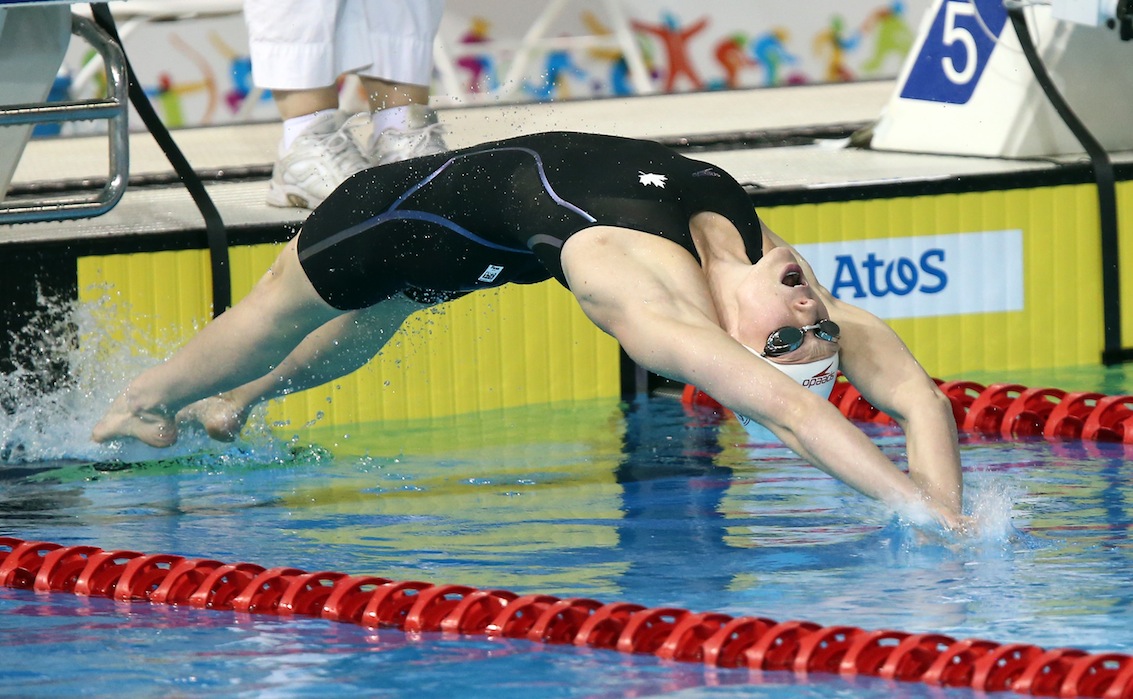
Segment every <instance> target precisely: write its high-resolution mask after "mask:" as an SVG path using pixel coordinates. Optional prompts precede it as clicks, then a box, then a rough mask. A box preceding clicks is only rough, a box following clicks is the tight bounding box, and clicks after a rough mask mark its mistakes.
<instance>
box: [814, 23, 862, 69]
mask: <svg viewBox="0 0 1133 699" xmlns="http://www.w3.org/2000/svg"><path fill="white" fill-rule="evenodd" d="M845 32H846V27H845V23H844V22H843V21H842V17H841V16H840V15H834V16H833V17H831V18H830V27H829V28H828V29H826V30H825V31H822V32H819V34H818V36H816V37H815V38H814V55H816V56H818V57H819V58H822V57H823V56H826V59H827V60H826V75H825V78H826V81H827V82H846V81H849V80H853V79H854V74H853V73H852V72H851V71H850V69H849V67H847V66H846V52H847V51H853V50H854V48H855V47H857V45H858V41H859V40H860V39H861V36H860V35H858V36H851V37H847V36H846V35H845Z"/></svg>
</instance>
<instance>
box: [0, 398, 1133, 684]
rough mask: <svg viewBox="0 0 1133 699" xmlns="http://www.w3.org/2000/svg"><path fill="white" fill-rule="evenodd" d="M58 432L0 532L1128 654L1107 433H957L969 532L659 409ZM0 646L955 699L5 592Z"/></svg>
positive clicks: (92, 656) (1123, 536)
mask: <svg viewBox="0 0 1133 699" xmlns="http://www.w3.org/2000/svg"><path fill="white" fill-rule="evenodd" d="M0 428H5V425H4V424H2V423H0ZM7 429H9V432H12V431H18V430H14V428H11V426H10V425H9V426H7ZM869 429H870V430H871V435H872V436H873V438H874V439H875V441H876V442H877V443H878V444H880V445H881V446H882V448H883V449H884V450H885V451H886V452H887V453H888V454H890V455H891V456H892V457H893V458H894V459H897V460H898V461H899V460H900V459H901V458H902V449H903V440H902V438H901V436H900V435H899V434H898V433H894V432H891V431H887V430H885V429H883V428H878V427H870V428H869ZM0 431H2V430H0ZM9 439H10V437H9ZM68 439H69V438H66V437H65V438H62V439H55V440H50V439H47V440H44V445H43V446H39V447H36V448H37V449H39V450H40V452H36V450H35V449H29V450H25V451H23V452H21V453H20V459H19V460H21V461H22V462H23V463H8V464H6V465H0V536H15V537H19V538H21V539H25V540H33V539H40V540H46V541H53V542H58V543H61V544H64V545H74V544H92V545H96V546H100V547H102V548H104V549H117V548H122V549H129V550H136V551H143V552H147V553H175V554H180V555H184V556H190V557H209V558H215V559H219V560H222V561H226V562H237V561H249V562H254V563H258V564H260V565H264V566H269V567H270V566H282V565H287V566H294V567H298V568H302V569H305V570H309V571H316V570H334V571H340V572H345V573H350V574H375V575H381V576H384V577H388V578H393V579H399V580H426V581H429V582H433V583H456V584H462V585H470V586H474V587H479V588H484V589H501V588H502V589H506V590H510V591H512V592H515V593H518V594H525V593H545V594H553V595H556V596H559V597H572V596H582V597H591V598H594V599H597V600H600V601H603V602H615V601H629V602H635V603H638V604H642V605H646V606H650V607H654V606H671V607H679V608H684V609H690V610H692V611H719V612H725V613H728V614H732V615H734V616H766V617H770V618H772V619H776V620H779V621H785V620H790V619H805V620H809V621H814V622H817V623H819V624H822V625H836V624H847V625H854V626H859V627H863V628H867V629H882V628H891V629H898V630H902V631H909V632H940V633H945V634H948V635H950V636H953V637H955V638H968V637H980V638H985V639H990V640H994V641H998V642H1004V643H1005V642H1023V643H1033V644H1037V645H1040V646H1043V647H1045V648H1055V647H1063V646H1071V647H1076V648H1081V649H1083V650H1087V651H1091V652H1102V651H1119V652H1127V653H1129V652H1133V612H1131V611H1130V604H1129V602H1130V600H1129V598H1130V596H1131V595H1133V592H1130V590H1131V589H1133V588H1130V586H1129V584H1128V580H1129V577H1128V571H1129V570H1130V569H1133V565H1131V564H1133V560H1131V551H1133V547H1131V545H1130V536H1129V529H1130V522H1133V515H1131V514H1130V513H1131V509H1130V508H1131V505H1133V478H1130V472H1129V468H1128V466H1127V465H1126V461H1127V459H1128V456H1129V454H1128V453H1127V451H1126V448H1125V447H1122V446H1121V445H1097V444H1088V445H1087V444H1051V443H1048V442H1043V441H1035V442H1025V443H1004V442H997V441H984V440H979V441H970V442H966V443H965V444H964V445H963V459H964V463H965V467H966V473H967V484H968V491H967V501H968V502H967V506H968V509H969V511H971V512H972V513H974V514H975V515H976V516H977V518H978V519H979V520H980V522H981V534H980V535H979V536H978V537H976V538H974V539H972V540H968V541H962V542H957V541H950V540H947V539H944V538H941V537H939V536H937V535H935V534H934V533H933V532H926V531H921V530H918V529H916V528H913V527H911V526H909V525H906V524H903V523H901V522H899V521H896V520H894V518H893V517H892V516H891V515H890V514H889V513H888V512H886V511H885V510H884V509H882V508H881V507H880V506H878V505H876V504H874V503H872V502H869V501H867V500H865V499H863V498H862V497H860V496H858V495H856V494H854V493H853V492H851V491H849V490H848V489H847V488H845V487H844V486H842V485H840V484H839V483H837V482H835V481H832V480H831V479H829V478H828V477H826V476H824V475H823V474H821V473H819V472H817V471H815V470H814V469H812V468H810V467H808V466H806V465H805V464H804V463H802V462H800V461H799V460H798V459H797V458H795V457H794V456H793V455H791V454H790V453H789V452H787V451H786V450H784V449H782V448H780V447H776V446H774V445H749V444H746V443H745V442H746V435H745V434H744V432H743V431H742V429H741V428H740V427H739V425H738V424H736V423H735V422H733V421H725V422H723V423H718V422H717V421H714V420H713V419H711V417H710V416H709V415H707V414H703V413H699V414H690V413H689V412H687V411H686V410H685V409H684V408H683V407H682V406H681V405H680V404H679V403H678V402H677V401H676V400H674V399H671V398H665V397H656V398H652V399H649V400H643V401H640V402H638V403H636V404H634V405H629V406H627V405H619V404H617V403H615V402H612V401H597V402H589V403H581V404H567V405H557V406H544V407H532V408H524V409H516V410H509V411H500V412H492V413H484V414H480V415H470V416H461V417H456V418H447V419H437V420H431V421H420V422H412V423H402V424H388V423H387V424H381V425H363V426H358V427H356V428H353V429H348V430H343V429H338V430H329V429H320V428H318V427H315V428H313V429H309V430H303V431H301V432H298V433H297V434H296V435H294V438H293V436H292V435H291V434H290V433H287V432H277V433H276V434H275V436H267V435H266V434H259V435H255V436H253V437H252V438H251V441H250V442H244V443H239V444H236V445H233V446H231V447H229V448H226V449H223V450H215V449H214V450H213V451H211V452H210V451H201V450H202V449H203V448H204V447H203V442H199V441H194V440H192V439H190V440H188V441H189V446H187V447H186V448H185V449H184V452H185V453H184V454H182V456H181V457H180V458H178V459H175V460H173V461H172V462H166V463H162V464H157V465H148V466H147V465H139V466H134V467H130V468H122V469H106V468H102V469H100V468H95V467H91V466H82V465H75V464H73V463H69V462H66V461H58V460H55V461H51V459H57V457H58V453H57V451H55V450H54V447H51V448H49V446H48V445H49V444H56V443H59V442H62V443H64V445H65V444H66V443H67V442H68ZM309 444H317V445H319V447H320V448H319V449H312V448H308V447H307V446H306V445H309ZM74 449H79V447H78V442H75V443H74V445H73V450H74ZM80 450H81V449H80ZM64 451H66V450H65V449H64ZM144 452H145V450H137V449H135V450H133V451H131V452H130V454H129V456H130V457H131V458H144V457H146V456H150V457H152V456H154V455H155V454H156V452H150V453H149V454H146V453H144ZM189 452H196V455H195V456H188V455H187V454H188V453H189ZM85 456H86V457H87V458H90V457H91V455H89V454H88V455H85ZM48 457H50V458H48ZM14 460H16V459H15V458H14V457H13V455H12V454H9V461H14ZM0 635H2V636H3V638H4V639H5V643H6V648H5V650H4V661H5V662H4V663H2V664H0V694H4V695H17V696H58V695H63V694H84V693H85V694H89V695H106V694H115V695H121V696H169V695H179V696H193V695H205V694H218V693H219V694H222V695H226V696H242V695H246V696H342V695H368V696H408V695H412V696H415V697H416V696H421V697H453V696H469V697H476V696H485V695H492V696H494V697H622V696H656V695H665V696H675V697H686V696H688V697H692V696H712V697H716V696H745V697H746V696H760V697H763V696H766V697H837V696H845V697H893V696H898V697H904V696H907V697H928V696H932V697H941V696H945V697H951V696H955V697H968V696H974V694H973V693H972V692H970V691H965V690H956V689H947V690H940V689H939V688H931V687H927V686H923V685H916V684H893V683H889V682H885V681H882V680H878V679H874V678H859V679H855V680H849V679H846V678H842V677H837V676H819V675H812V676H810V677H806V678H801V677H797V676H795V675H793V674H787V673H754V672H749V671H748V670H724V669H720V670H717V669H711V668H705V667H704V666H702V665H699V664H682V663H671V662H664V661H661V660H658V659H656V658H653V657H651V656H636V655H625V654H619V653H614V652H608V651H598V650H592V649H585V648H583V649H580V648H574V647H559V646H543V645H537V644H531V643H527V642H525V641H515V640H508V639H487V638H483V637H475V638H458V637H451V636H443V635H440V634H416V635H415V634H405V633H401V632H397V631H389V630H380V631H377V632H373V631H369V630H367V629H365V628H362V627H358V626H353V625H348V624H336V623H332V622H327V621H321V620H316V619H295V618H291V619H289V618H281V617H275V616H248V615H239V614H235V613H231V612H214V611H204V610H196V609H186V608H180V607H168V606H156V605H149V604H139V603H134V604H125V603H116V602H113V601H111V600H107V599H101V598H84V597H77V596H74V595H70V594H60V593H56V594H49V595H37V594H35V593H32V592H28V591H21V590H11V589H0Z"/></svg>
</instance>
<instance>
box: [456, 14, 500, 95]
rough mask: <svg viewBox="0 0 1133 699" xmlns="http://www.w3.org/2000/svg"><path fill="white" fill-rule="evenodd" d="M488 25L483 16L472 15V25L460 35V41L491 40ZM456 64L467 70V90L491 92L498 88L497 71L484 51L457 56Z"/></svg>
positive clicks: (480, 42)
mask: <svg viewBox="0 0 1133 699" xmlns="http://www.w3.org/2000/svg"><path fill="white" fill-rule="evenodd" d="M490 27H491V24H489V23H488V20H486V19H484V18H483V17H473V18H472V26H470V27H469V28H468V31H467V32H465V33H464V35H463V36H461V37H460V43H462V44H483V43H485V42H487V41H491V37H490V36H489V33H488V30H489V28H490ZM456 65H457V67H459V68H461V69H463V70H466V71H468V83H467V87H466V88H465V89H467V90H468V92H492V91H494V90H496V89H498V88H499V86H500V78H499V72H498V71H497V69H496V61H495V59H494V58H492V56H490V55H488V54H486V53H483V54H468V55H464V56H461V57H460V58H458V59H457V61H456Z"/></svg>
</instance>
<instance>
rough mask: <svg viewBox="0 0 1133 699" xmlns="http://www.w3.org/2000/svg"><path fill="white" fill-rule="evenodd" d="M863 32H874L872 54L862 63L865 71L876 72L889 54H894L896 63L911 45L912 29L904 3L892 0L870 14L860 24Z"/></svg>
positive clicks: (903, 56) (901, 59)
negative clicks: (892, 0)
mask: <svg viewBox="0 0 1133 699" xmlns="http://www.w3.org/2000/svg"><path fill="white" fill-rule="evenodd" d="M862 33H863V34H876V37H877V40H876V41H875V42H874V44H873V55H872V56H870V57H869V60H867V61H866V62H865V63H863V64H862V70H864V71H865V72H866V73H877V72H879V71H880V70H881V69H882V68H883V67H884V66H885V61H886V59H887V58H888V57H889V56H895V57H896V59H897V63H898V65H899V64H900V62H901V61H903V60H905V55H906V54H908V53H909V49H911V48H912V46H913V39H914V36H913V30H912V29H911V28H910V27H909V23H908V22H907V21H906V18H905V3H904V2H902V0H894V2H893V3H892V4H891V5H889V7H883V8H881V9H879V10H876V11H875V12H874V13H873V14H871V15H870V16H869V17H868V18H866V21H865V23H864V24H862Z"/></svg>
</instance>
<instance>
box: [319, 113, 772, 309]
mask: <svg viewBox="0 0 1133 699" xmlns="http://www.w3.org/2000/svg"><path fill="white" fill-rule="evenodd" d="M701 211H712V212H716V213H719V214H721V215H723V216H725V217H726V218H728V219H729V220H730V221H731V222H732V223H733V224H734V225H735V226H736V228H738V229H739V232H740V236H741V237H742V238H743V241H744V245H745V247H746V249H747V254H748V258H749V259H750V260H751V261H752V262H753V263H754V262H756V261H757V260H758V259H759V258H760V257H761V255H762V244H763V237H762V234H761V231H760V227H759V220H758V218H757V217H756V215H755V209H754V207H753V206H752V204H751V201H750V200H749V199H748V196H747V194H746V193H745V192H744V190H743V188H742V187H741V186H740V185H739V184H738V183H737V182H736V181H735V180H734V179H733V178H732V177H731V176H730V175H728V174H727V173H725V172H724V171H722V170H720V169H718V168H716V167H714V166H712V165H709V164H708V163H704V162H701V161H698V160H691V159H689V158H685V157H684V156H682V155H679V154H678V153H676V152H674V151H673V150H671V149H669V148H666V147H665V146H662V145H660V144H657V143H654V142H651V141H640V140H634V139H627V138H619V137H615V136H600V135H594V134H582V133H557V132H556V133H544V134H536V135H532V136H520V137H517V138H511V139H506V140H503V141H496V142H494V143H486V144H483V145H479V146H474V147H471V148H465V149H462V150H457V151H452V152H448V153H438V154H436V155H430V156H426V157H423V158H416V159H413V160H408V161H405V162H401V163H393V164H390V165H382V166H381V167H375V168H371V169H369V170H364V171H362V172H360V173H358V174H357V175H354V176H353V177H351V178H350V179H348V180H347V181H346V182H344V183H343V184H342V185H341V186H340V187H339V188H338V189H337V190H335V192H334V193H333V194H331V196H330V197H328V198H327V199H326V201H325V202H324V203H323V204H322V205H321V206H319V207H318V209H316V210H315V211H314V212H313V213H312V214H311V216H310V217H309V218H308V219H307V221H306V223H304V224H303V230H302V232H301V233H300V235H299V243H298V250H299V260H300V262H301V264H302V266H303V270H304V271H305V272H306V273H307V276H308V277H309V278H310V280H311V283H312V284H313V285H314V287H315V289H316V291H318V293H319V295H320V296H321V297H322V298H323V299H324V300H325V301H326V302H327V303H329V304H331V305H332V306H335V307H336V308H339V309H342V310H350V309H357V308H365V307H368V306H371V305H373V304H375V303H378V302H379V301H382V300H384V299H387V298H389V297H390V296H392V295H394V294H396V293H398V292H405V293H406V294H407V295H409V296H410V297H411V298H414V299H415V300H419V301H423V302H439V301H443V300H447V299H452V298H456V297H459V296H462V295H464V294H466V293H468V292H471V291H474V290H476V289H484V288H489V287H494V286H500V285H502V284H506V283H509V282H510V283H516V284H530V283H534V282H539V281H543V280H545V279H548V278H550V277H554V278H556V279H558V280H559V281H560V282H562V283H563V285H564V286H565V285H566V279H565V278H564V276H563V270H562V265H561V263H560V260H559V254H560V252H561V250H562V246H563V243H564V242H566V239H567V238H569V237H570V236H571V235H573V234H574V233H576V232H578V231H580V230H582V229H584V228H589V227H591V226H603V225H608V226H620V227H624V228H631V229H634V230H638V231H643V232H646V233H654V234H656V235H659V236H662V237H663V238H665V239H667V240H671V241H673V242H674V243H676V244H678V245H680V246H681V247H683V248H684V249H685V250H687V251H688V252H689V253H690V254H692V255H693V257H694V258H695V257H697V254H696V247H695V246H694V245H693V241H692V235H691V233H690V231H689V219H690V218H692V216H693V215H694V214H696V213H698V212H701ZM698 262H699V259H698Z"/></svg>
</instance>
